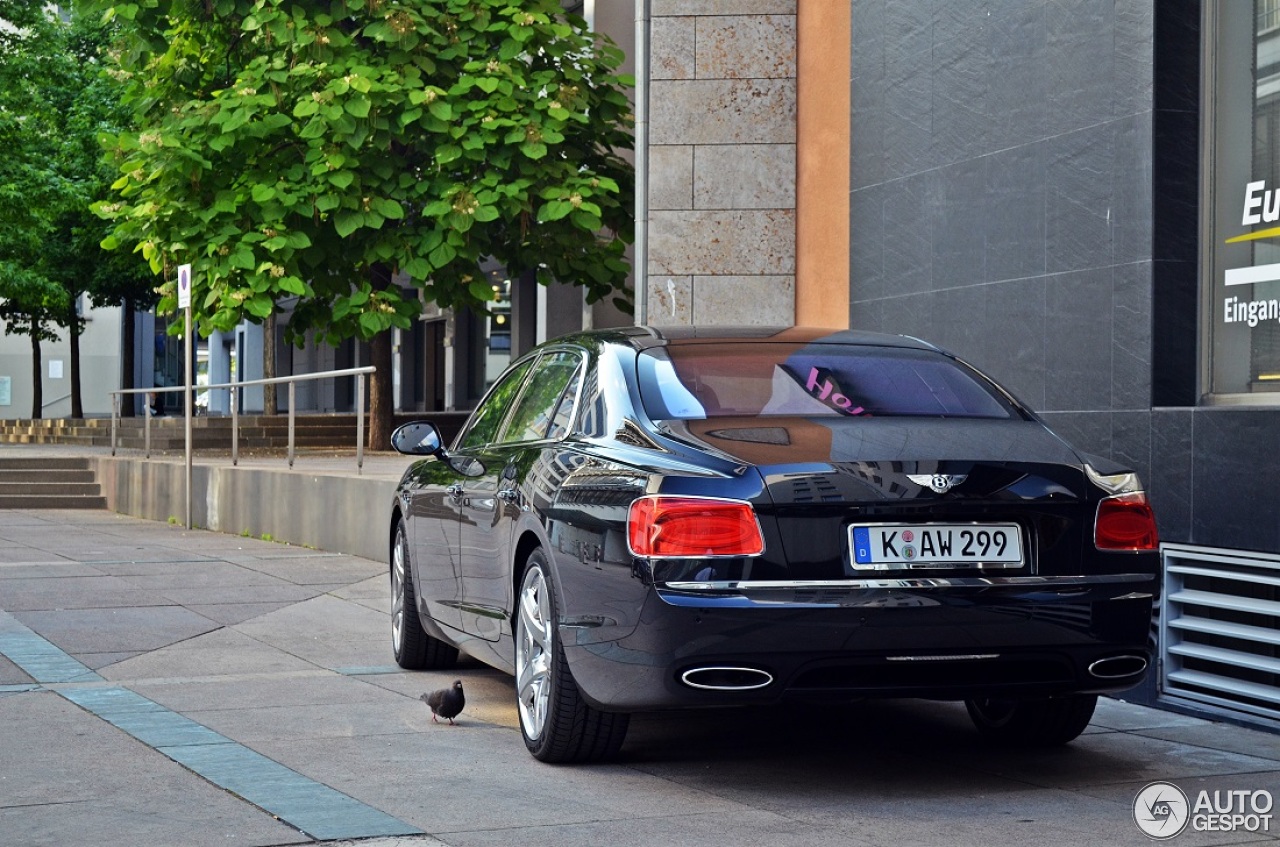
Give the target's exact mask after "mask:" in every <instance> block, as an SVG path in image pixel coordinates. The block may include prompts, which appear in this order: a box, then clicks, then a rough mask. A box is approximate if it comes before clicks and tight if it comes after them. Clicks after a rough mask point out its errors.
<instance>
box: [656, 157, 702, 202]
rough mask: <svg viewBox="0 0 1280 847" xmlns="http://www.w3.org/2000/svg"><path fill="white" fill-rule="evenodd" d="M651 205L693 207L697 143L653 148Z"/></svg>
mask: <svg viewBox="0 0 1280 847" xmlns="http://www.w3.org/2000/svg"><path fill="white" fill-rule="evenodd" d="M649 208H650V209H692V208H693V147H691V146H689V145H687V144H672V145H661V146H651V147H650V148H649Z"/></svg>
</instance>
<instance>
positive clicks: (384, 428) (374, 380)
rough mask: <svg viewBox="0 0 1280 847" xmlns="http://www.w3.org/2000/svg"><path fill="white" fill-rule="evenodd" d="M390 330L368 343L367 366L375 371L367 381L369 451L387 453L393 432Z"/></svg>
mask: <svg viewBox="0 0 1280 847" xmlns="http://www.w3.org/2000/svg"><path fill="white" fill-rule="evenodd" d="M391 332H392V331H391V330H389V329H388V330H384V331H382V332H380V333H378V334H377V335H375V336H374V337H373V338H371V339H369V359H370V361H369V364H371V365H373V366H374V367H375V368H377V370H376V371H374V372H373V373H372V374H370V379H369V449H370V450H388V449H390V447H391V432H392V430H394V429H395V412H396V405H395V398H394V397H392V396H391V394H392V383H391Z"/></svg>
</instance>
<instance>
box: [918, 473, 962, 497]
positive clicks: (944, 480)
mask: <svg viewBox="0 0 1280 847" xmlns="http://www.w3.org/2000/svg"><path fill="white" fill-rule="evenodd" d="M968 478H969V476H968V474H962V473H959V474H946V473H933V474H929V473H909V474H907V479H909V480H911V481H912V482H914V483H915V484H916V485H919V486H921V487H922V488H930V489H932V490H933V491H935V492H936V493H938V494H946V493H947V492H948V491H950V490H951V489H953V488H955V487H956V486H957V485H959V484H960V483H962V482H964V481H965V480H966V479H968Z"/></svg>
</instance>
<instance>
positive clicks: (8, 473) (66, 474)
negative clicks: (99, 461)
mask: <svg viewBox="0 0 1280 847" xmlns="http://www.w3.org/2000/svg"><path fill="white" fill-rule="evenodd" d="M93 481H94V477H93V471H91V470H83V471H75V470H67V471H64V470H35V469H32V468H29V469H26V470H22V469H7V468H5V467H3V466H2V465H0V485H4V484H7V483H16V482H59V483H61V482H93Z"/></svg>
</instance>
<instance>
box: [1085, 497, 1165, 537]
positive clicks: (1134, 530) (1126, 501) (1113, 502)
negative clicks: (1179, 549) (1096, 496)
mask: <svg viewBox="0 0 1280 847" xmlns="http://www.w3.org/2000/svg"><path fill="white" fill-rule="evenodd" d="M1093 543H1094V546H1096V547H1097V548H1098V549H1099V550H1134V551H1136V550H1155V549H1156V547H1157V546H1158V545H1159V543H1160V539H1159V537H1158V536H1157V535H1156V516H1155V513H1153V512H1152V511H1151V504H1150V503H1148V502H1147V495H1146V494H1144V493H1142V492H1141V491H1138V492H1135V493H1132V494H1117V495H1116V496H1114V497H1107V498H1105V499H1103V500H1102V501H1101V502H1100V503H1098V517H1097V519H1096V520H1095V521H1094V522H1093Z"/></svg>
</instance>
